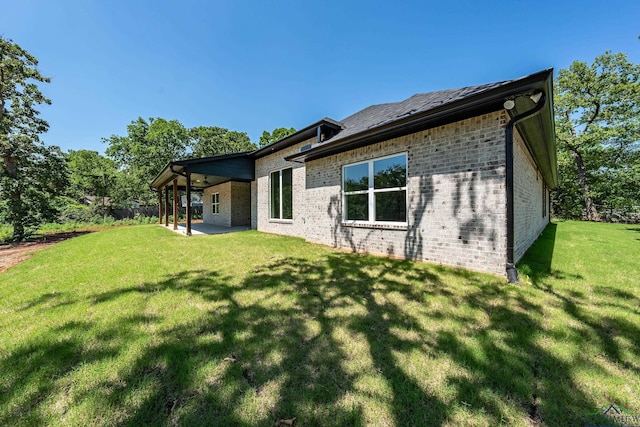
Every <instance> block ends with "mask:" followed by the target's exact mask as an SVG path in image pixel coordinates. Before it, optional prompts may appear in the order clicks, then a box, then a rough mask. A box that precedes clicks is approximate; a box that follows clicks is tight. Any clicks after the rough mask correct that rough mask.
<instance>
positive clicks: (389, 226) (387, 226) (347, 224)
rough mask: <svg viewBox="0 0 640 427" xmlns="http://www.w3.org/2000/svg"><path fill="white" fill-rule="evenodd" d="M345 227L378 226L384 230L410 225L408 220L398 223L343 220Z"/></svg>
mask: <svg viewBox="0 0 640 427" xmlns="http://www.w3.org/2000/svg"><path fill="white" fill-rule="evenodd" d="M342 226H343V227H353V228H378V229H382V230H406V229H407V228H408V225H407V223H406V222H399V223H397V224H391V223H376V222H345V221H343V222H342Z"/></svg>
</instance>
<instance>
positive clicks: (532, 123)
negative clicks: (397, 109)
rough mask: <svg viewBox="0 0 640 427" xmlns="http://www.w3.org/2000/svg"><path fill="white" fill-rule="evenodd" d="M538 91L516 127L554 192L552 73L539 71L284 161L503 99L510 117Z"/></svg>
mask: <svg viewBox="0 0 640 427" xmlns="http://www.w3.org/2000/svg"><path fill="white" fill-rule="evenodd" d="M538 91H542V92H544V94H545V95H546V97H547V102H546V105H545V107H544V108H543V109H542V110H541V111H540V113H539V114H537V115H536V116H534V117H533V118H531V119H528V120H524V121H523V122H521V123H520V124H518V125H517V126H516V127H517V129H518V131H519V132H520V134H521V135H522V137H523V139H524V140H525V144H526V145H527V148H528V149H529V151H530V152H531V154H532V156H533V157H534V159H535V161H536V163H537V164H538V168H539V169H540V172H541V174H542V176H543V177H544V179H545V182H546V183H547V186H548V187H549V188H555V187H557V184H558V176H557V163H556V145H555V130H554V119H553V69H547V70H544V71H540V72H538V73H535V74H531V75H529V76H526V77H523V78H521V79H518V80H513V81H511V82H508V83H506V84H504V85H502V86H499V87H497V88H493V89H488V90H486V91H483V92H480V93H478V94H475V95H472V96H469V97H467V98H465V99H461V100H458V101H454V102H451V103H448V104H443V105H441V106H439V107H438V108H434V109H431V110H428V111H425V112H421V113H418V114H415V115H412V116H408V117H405V118H402V119H399V120H396V121H393V122H390V123H386V124H384V125H382V126H378V127H375V128H372V129H367V130H365V131H363V132H360V133H357V134H354V135H351V136H349V137H346V138H342V139H337V140H335V141H332V140H331V139H329V140H328V141H325V142H321V143H316V144H312V145H311V147H310V148H308V149H307V150H305V151H301V152H299V153H296V154H293V155H290V156H287V157H285V160H288V161H296V162H307V161H311V160H316V159H320V158H323V157H326V156H330V155H332V154H337V153H341V152H344V151H347V150H352V149H355V148H359V147H363V146H367V145H371V144H375V143H377V142H382V141H385V140H388V139H392V138H397V137H399V136H403V135H407V134H411V133H414V132H419V131H422V130H426V129H430V128H434V127H437V126H442V125H445V124H449V123H453V122H456V121H459V120H463V119H466V118H470V117H474V116H478V115H481V114H487V113H490V112H495V111H499V110H502V109H504V107H503V104H504V102H505V101H506V100H507V99H513V100H515V104H516V105H515V107H514V108H513V109H512V110H511V111H509V114H510V115H512V116H515V115H517V114H519V113H521V112H523V111H526V110H528V109H530V108H531V106H532V105H534V103H533V101H531V100H530V99H529V96H530V95H533V94H534V93H536V92H538ZM312 126H313V125H312ZM305 129H306V128H305ZM272 145H273V144H272ZM265 148H267V147H265ZM266 154H269V153H266Z"/></svg>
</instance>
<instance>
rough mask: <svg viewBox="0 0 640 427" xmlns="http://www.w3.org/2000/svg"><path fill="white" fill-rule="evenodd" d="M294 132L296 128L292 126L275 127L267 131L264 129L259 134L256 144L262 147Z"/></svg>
mask: <svg viewBox="0 0 640 427" xmlns="http://www.w3.org/2000/svg"><path fill="white" fill-rule="evenodd" d="M295 132H296V130H295V129H294V128H288V129H287V128H276V129H274V130H273V131H272V132H267V131H266V130H265V131H264V132H262V136H260V141H258V145H259V146H260V147H261V148H262V147H264V146H267V145H269V144H272V143H274V142H276V141H279V140H281V139H282V138H284V137H287V136H289V135H291V134H292V133H295Z"/></svg>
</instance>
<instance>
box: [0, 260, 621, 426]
mask: <svg viewBox="0 0 640 427" xmlns="http://www.w3.org/2000/svg"><path fill="white" fill-rule="evenodd" d="M450 281H455V282H457V284H455V285H450V284H449V282H450ZM167 292H171V295H175V298H176V306H177V307H178V306H180V305H181V304H183V305H184V301H187V302H188V303H189V304H191V305H193V306H194V307H200V308H193V310H196V312H197V316H195V317H192V318H190V320H189V321H181V319H180V318H176V317H171V316H172V313H163V314H162V315H156V316H151V315H148V314H145V313H140V314H139V315H136V316H131V315H129V316H124V317H122V318H118V317H117V314H115V313H114V319H113V322H112V323H109V324H92V323H90V322H69V323H67V324H66V325H65V326H64V330H62V329H51V330H48V331H44V332H43V334H44V336H45V337H48V338H47V339H44V340H42V341H41V342H39V343H38V344H33V343H29V344H25V345H24V346H22V347H19V348H18V349H17V350H16V351H14V352H12V353H11V355H10V357H9V358H8V359H4V360H0V371H2V372H5V371H6V370H11V369H16V370H17V371H16V372H15V374H16V375H15V377H12V378H15V379H13V380H11V382H9V383H8V386H7V387H8V389H12V388H14V387H17V389H18V390H17V392H14V393H12V394H6V395H5V394H4V393H3V396H2V397H1V398H0V399H3V400H0V404H3V405H9V406H10V407H11V408H12V409H11V410H10V411H9V412H6V413H5V415H4V416H0V422H2V423H10V422H12V421H15V420H18V419H21V418H20V414H23V413H32V414H34V415H33V417H32V418H31V419H32V420H34V422H39V421H43V420H44V415H43V408H42V406H43V405H44V403H43V402H44V401H45V400H46V399H49V398H50V397H49V396H50V395H56V394H61V393H68V394H69V396H71V397H69V406H84V407H93V408H94V409H93V410H94V411H96V412H97V413H96V414H92V415H94V416H98V415H101V416H103V417H104V416H105V415H104V414H113V413H115V414H118V416H117V417H115V418H113V419H109V420H108V423H109V424H113V425H142V424H144V425H167V424H177V425H239V426H253V425H264V426H267V425H268V426H273V425H274V423H276V422H277V421H278V420H280V419H286V418H293V417H296V418H297V421H296V422H297V423H298V424H299V425H305V426H309V425H327V426H334V425H403V426H404V425H407V426H411V425H430V426H438V425H444V424H464V423H465V422H466V423H481V424H482V423H485V424H489V425H496V424H499V423H504V422H507V423H516V424H517V423H520V424H524V423H529V422H532V423H536V422H546V423H547V424H549V425H572V424H576V423H577V422H579V421H580V417H581V415H582V414H583V413H584V412H586V411H590V410H593V408H594V407H597V405H595V402H592V401H590V400H589V398H588V397H587V396H586V395H585V394H584V393H583V391H582V390H581V387H580V385H579V384H576V383H575V382H574V380H573V368H572V366H570V365H569V364H568V363H567V362H565V361H564V360H561V359H559V358H558V357H557V356H556V355H554V354H552V353H551V352H550V351H549V350H547V349H546V348H543V347H542V346H541V345H540V343H539V340H538V338H539V337H540V334H541V333H542V329H543V328H542V324H541V318H542V317H543V316H544V315H545V308H544V307H542V306H541V305H540V304H539V302H538V301H536V300H533V299H532V298H530V297H529V296H527V294H525V293H523V292H521V291H520V290H519V289H518V288H516V287H513V286H511V285H507V284H505V283H504V282H503V281H502V280H497V279H491V278H490V277H488V276H486V277H485V276H478V275H476V274H472V273H469V272H467V271H464V270H449V269H442V268H439V267H435V266H429V265H426V264H415V263H412V262H408V261H394V260H389V259H384V258H375V257H369V256H360V255H357V254H343V253H330V254H328V255H325V256H323V257H321V258H318V259H313V260H309V259H304V258H297V257H291V258H283V257H280V258H277V257H276V258H274V259H272V260H270V261H269V262H267V263H265V264H264V265H260V266H256V268H255V269H254V271H253V272H252V273H251V274H249V275H248V276H247V277H245V278H234V277H231V276H225V275H221V274H220V273H218V272H215V271H204V270H190V271H183V272H180V273H179V274H175V275H171V276H169V277H166V278H165V279H163V280H161V281H157V282H149V283H144V284H140V285H134V286H130V287H125V288H121V289H116V290H114V291H109V292H105V293H101V294H97V295H94V296H92V297H91V298H90V299H89V301H88V302H89V303H90V304H91V306H92V307H93V309H94V310H95V309H97V308H99V307H101V306H103V305H104V304H112V303H114V302H118V301H120V299H121V298H123V297H125V296H132V295H134V296H135V295H139V296H140V297H141V298H142V299H143V300H145V301H147V302H148V303H149V304H151V303H152V302H153V301H154V298H155V297H156V296H162V295H165V294H166V293H167ZM47 301H48V300H47V299H44V300H43V301H42V302H43V303H46V302H47ZM80 302H84V301H80ZM187 305H188V304H187ZM36 306H37V304H36V305H34V307H36ZM104 307H107V305H104ZM567 310H568V311H571V307H567ZM576 318H577V319H578V320H581V321H582V322H583V323H584V327H585V328H591V329H595V328H597V327H598V326H597V325H594V324H593V323H592V322H590V319H581V318H580V316H579V315H576ZM169 319H171V321H169ZM614 326H622V325H614ZM625 327H627V329H626V332H628V333H632V332H634V330H633V328H632V325H625ZM86 331H93V332H89V335H90V339H88V340H89V341H91V342H92V343H93V344H92V346H90V349H87V347H88V346H87V343H86V342H82V341H80V339H79V338H74V336H76V334H80V333H81V332H82V333H87V332H86ZM144 334H148V335H149V336H148V339H147V341H146V344H145V346H144V348H143V349H142V350H141V351H140V354H137V355H136V356H135V357H134V358H133V360H132V362H131V363H130V364H128V365H127V367H126V368H122V369H120V370H119V371H118V372H117V375H115V376H114V375H111V376H109V377H106V378H104V379H103V380H102V381H101V382H100V384H99V385H98V386H96V387H95V388H94V390H92V391H91V393H90V394H89V395H86V394H82V393H79V392H74V390H73V381H72V379H71V375H72V374H73V371H74V370H77V369H82V367H83V366H86V365H91V364H93V363H95V362H97V361H105V360H108V359H109V358H114V357H119V356H121V355H122V354H123V353H124V352H125V351H126V350H127V343H128V342H131V341H134V340H139V339H144ZM59 336H63V337H66V338H63V339H62V340H56V339H54V337H59ZM614 344H615V343H614ZM599 345H600V346H602V348H603V349H605V351H608V353H607V354H609V355H610V356H611V357H620V355H619V354H616V352H615V348H612V345H613V344H612V343H611V342H607V341H604V340H602V341H601V342H600V343H599ZM607 349H608V350H607ZM51 355H52V356H51ZM21 378H22V379H21ZM60 379H64V380H65V381H67V382H68V385H69V390H66V391H61V390H60V389H59V383H58V381H60ZM20 384H24V387H27V385H28V384H31V386H34V385H36V389H35V390H32V391H30V392H26V391H25V392H21V391H20V387H21V385H20ZM3 391H6V390H3ZM20 393H23V394H20ZM88 402H92V403H91V405H93V406H89V404H88ZM598 403H600V402H598ZM62 413H63V414H64V410H63V411H62ZM514 417H515V418H514Z"/></svg>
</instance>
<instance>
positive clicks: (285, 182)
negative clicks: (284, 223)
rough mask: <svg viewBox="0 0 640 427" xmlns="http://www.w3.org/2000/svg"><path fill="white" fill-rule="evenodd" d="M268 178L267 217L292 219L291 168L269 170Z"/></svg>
mask: <svg viewBox="0 0 640 427" xmlns="http://www.w3.org/2000/svg"><path fill="white" fill-rule="evenodd" d="M269 180H270V185H269V217H270V218H271V219H293V170H292V169H291V168H288V169H282V170H279V171H275V172H271V174H270V175H269Z"/></svg>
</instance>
